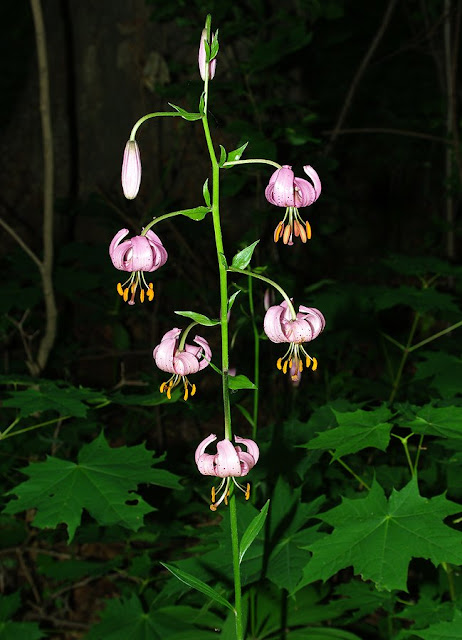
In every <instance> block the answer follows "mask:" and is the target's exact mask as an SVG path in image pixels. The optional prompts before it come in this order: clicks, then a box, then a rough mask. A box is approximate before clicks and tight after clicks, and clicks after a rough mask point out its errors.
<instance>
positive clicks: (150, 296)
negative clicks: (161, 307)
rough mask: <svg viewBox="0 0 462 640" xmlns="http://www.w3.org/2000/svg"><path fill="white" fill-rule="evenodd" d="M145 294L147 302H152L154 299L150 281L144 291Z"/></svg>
mask: <svg viewBox="0 0 462 640" xmlns="http://www.w3.org/2000/svg"><path fill="white" fill-rule="evenodd" d="M146 295H147V297H148V300H149V302H152V301H153V300H154V289H153V288H152V283H151V284H150V285H149V289H148V290H147V291H146Z"/></svg>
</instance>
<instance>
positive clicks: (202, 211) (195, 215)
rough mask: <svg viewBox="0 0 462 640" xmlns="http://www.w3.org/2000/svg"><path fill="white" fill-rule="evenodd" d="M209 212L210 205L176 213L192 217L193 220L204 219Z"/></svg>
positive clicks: (176, 212)
mask: <svg viewBox="0 0 462 640" xmlns="http://www.w3.org/2000/svg"><path fill="white" fill-rule="evenodd" d="M208 213H210V207H204V206H200V207H194V208H193V209H182V210H181V211H175V214H176V215H182V216H186V217H187V218H191V220H203V219H204V218H205V216H206V215H207V214H208Z"/></svg>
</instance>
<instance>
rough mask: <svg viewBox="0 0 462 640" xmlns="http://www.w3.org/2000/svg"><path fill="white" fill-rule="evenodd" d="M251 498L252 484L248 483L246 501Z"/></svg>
mask: <svg viewBox="0 0 462 640" xmlns="http://www.w3.org/2000/svg"><path fill="white" fill-rule="evenodd" d="M249 498H250V484H249V483H247V488H246V490H245V499H246V500H248V499H249Z"/></svg>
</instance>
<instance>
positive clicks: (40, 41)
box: [29, 0, 57, 375]
mask: <svg viewBox="0 0 462 640" xmlns="http://www.w3.org/2000/svg"><path fill="white" fill-rule="evenodd" d="M30 4H31V9H32V15H33V18H34V29H35V40H36V47H37V60H38V75H39V89H40V118H41V124H42V137H43V171H44V175H43V262H42V266H41V269H40V273H41V276H42V288H43V297H44V300H45V309H46V325H45V333H44V335H43V338H42V339H41V341H40V345H39V349H38V353H37V359H36V361H35V362H30V363H29V368H30V370H31V373H32V374H33V375H38V374H39V373H40V372H41V371H42V370H43V369H44V368H45V365H46V363H47V360H48V357H49V355H50V352H51V349H52V348H53V344H54V341H55V338H56V324H57V309H56V302H55V295H54V289H53V213H54V212H53V197H54V161H53V160H54V159H53V134H52V129H51V109H50V87H49V74H48V58H47V47H46V34H45V27H44V23H43V14H42V7H41V4H40V0H30Z"/></svg>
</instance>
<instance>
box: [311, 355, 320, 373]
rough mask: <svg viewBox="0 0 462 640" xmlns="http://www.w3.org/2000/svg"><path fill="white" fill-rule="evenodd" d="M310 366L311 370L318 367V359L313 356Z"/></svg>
mask: <svg viewBox="0 0 462 640" xmlns="http://www.w3.org/2000/svg"><path fill="white" fill-rule="evenodd" d="M311 368H312V370H313V371H316V369H317V368H318V361H317V360H316V358H313V366H312V367H311Z"/></svg>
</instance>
